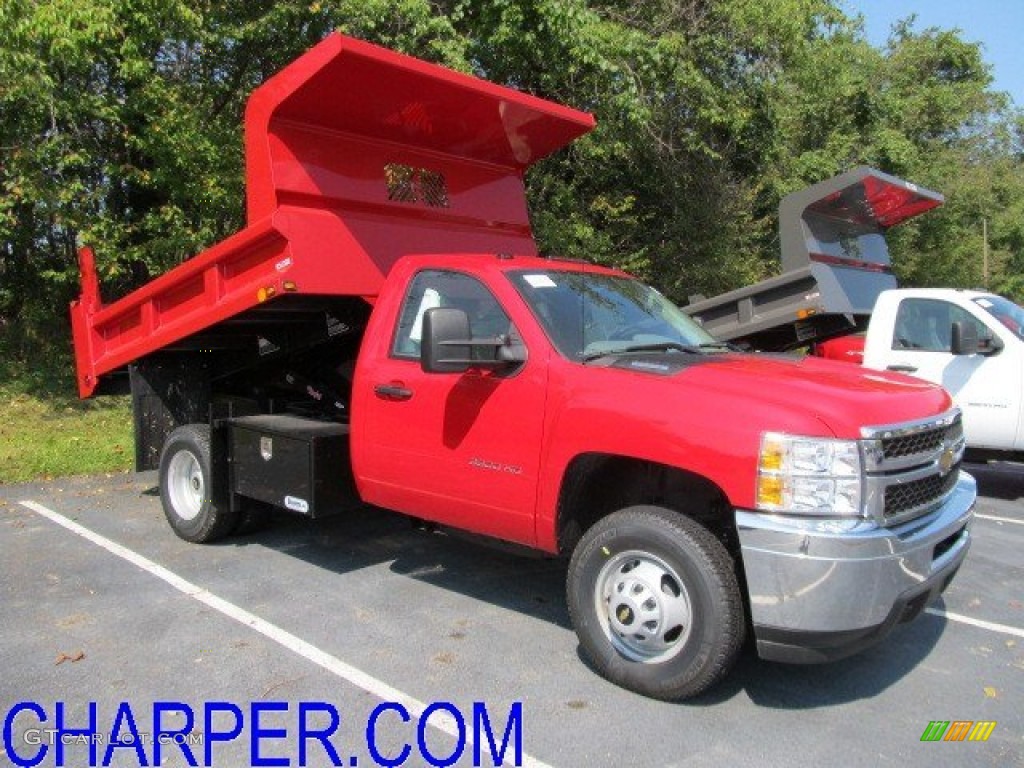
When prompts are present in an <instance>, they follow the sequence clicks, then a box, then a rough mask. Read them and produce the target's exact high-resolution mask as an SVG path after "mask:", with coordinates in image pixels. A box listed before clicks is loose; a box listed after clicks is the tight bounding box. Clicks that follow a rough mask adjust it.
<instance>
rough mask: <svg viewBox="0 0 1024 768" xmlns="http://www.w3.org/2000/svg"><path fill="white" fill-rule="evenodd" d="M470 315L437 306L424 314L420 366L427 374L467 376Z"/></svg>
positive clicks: (470, 353)
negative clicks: (461, 374)
mask: <svg viewBox="0 0 1024 768" xmlns="http://www.w3.org/2000/svg"><path fill="white" fill-rule="evenodd" d="M469 340H470V335H469V315H467V314H466V313H465V312H463V311H462V310H461V309H451V308H447V307H435V308H434V309H428V310H427V311H426V312H425V313H424V314H423V345H422V346H421V347H420V367H421V368H423V370H424V371H426V372H427V373H464V372H466V371H468V370H469V365H470V362H471V361H470V356H471V355H472V348H471V347H470V345H469Z"/></svg>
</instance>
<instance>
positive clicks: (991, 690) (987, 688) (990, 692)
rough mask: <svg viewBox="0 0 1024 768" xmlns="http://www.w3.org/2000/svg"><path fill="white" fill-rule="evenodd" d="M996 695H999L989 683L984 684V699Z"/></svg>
mask: <svg viewBox="0 0 1024 768" xmlns="http://www.w3.org/2000/svg"><path fill="white" fill-rule="evenodd" d="M998 696H999V691H997V690H996V689H995V688H993V687H992V686H991V685H986V686H985V698H986V699H995V698H997V697H998Z"/></svg>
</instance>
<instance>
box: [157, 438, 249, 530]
mask: <svg viewBox="0 0 1024 768" xmlns="http://www.w3.org/2000/svg"><path fill="white" fill-rule="evenodd" d="M159 478H160V501H161V502H162V503H163V507H164V515H165V516H166V517H167V522H168V523H170V525H171V528H172V529H173V530H174V532H175V533H176V534H178V536H180V537H181V538H183V539H184V540H185V541H191V542H193V543H199V544H202V543H206V542H211V541H216V540H217V539H220V538H223V537H224V536H226V535H227V534H229V533H230V532H231V531H232V530H233V529H234V528H235V526H236V525H237V522H238V515H237V514H236V513H233V512H231V511H230V510H229V509H228V508H227V505H225V504H222V503H221V504H218V503H217V500H216V498H217V496H218V494H217V493H216V492H215V491H216V489H215V488H214V483H213V472H212V462H211V456H210V428H209V427H208V426H207V425H205V424H186V425H185V426H183V427H178V428H177V429H176V430H174V431H173V432H171V434H170V435H169V436H168V437H167V441H166V442H165V443H164V447H163V450H162V451H161V453H160V473H159Z"/></svg>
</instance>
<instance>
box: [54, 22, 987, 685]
mask: <svg viewBox="0 0 1024 768" xmlns="http://www.w3.org/2000/svg"><path fill="white" fill-rule="evenodd" d="M593 124H594V121H593V118H592V117H591V116H590V115H588V114H585V113H581V112H578V111H575V110H572V109H569V108H567V107H563V106H560V105H557V104H553V103H550V102H547V101H543V100H541V99H537V98H534V97H531V96H528V95H525V94H522V93H519V92H517V91H514V90H510V89H507V88H502V87H499V86H496V85H494V84H490V83H487V82H484V81H481V80H478V79H475V78H472V77H469V76H465V75H462V74H458V73H454V72H451V71H449V70H446V69H444V68H441V67H438V66H434V65H431V64H427V63H424V62H421V61H418V60H415V59H412V58H409V57H406V56H402V55H399V54H395V53H392V52H390V51H387V50H384V49H381V48H378V47H375V46H372V45H369V44H367V43H364V42H360V41H357V40H353V39H350V38H346V37H343V36H340V35H332V36H330V37H328V38H327V39H325V40H324V41H323V42H322V43H320V44H319V45H317V46H316V47H314V48H313V49H312V50H310V51H309V52H308V53H306V54H305V55H303V56H302V57H300V58H299V59H298V60H296V61H295V62H293V63H292V64H291V65H289V66H288V67H286V68H285V69H284V70H283V71H282V72H280V73H279V74H277V75H275V76H274V77H272V78H271V79H270V80H268V81H267V82H266V83H265V84H264V85H262V86H261V87H260V88H258V89H257V90H256V91H255V92H254V93H253V95H252V96H251V98H250V101H249V104H248V108H247V111H246V118H245V150H246V171H247V211H248V225H247V226H246V228H245V229H243V230H242V231H241V232H239V233H238V234H236V235H234V236H232V237H230V238H228V239H227V240H225V241H224V242H222V243H219V244H217V245H214V246H213V247H212V248H210V249H209V250H207V251H206V252H204V253H202V254H200V255H198V256H196V257H194V258H193V259H191V260H189V261H187V262H185V263H184V264H182V265H180V266H178V267H176V268H175V269H173V270H171V271H170V272H168V273H167V274H164V275H162V276H161V277H158V278H156V279H155V280H153V281H152V282H151V283H149V284H148V285H146V286H144V287H142V288H141V289H139V290H137V291H135V292H134V293H132V294H130V295H128V296H127V297H125V298H122V299H120V300H119V301H117V302H115V303H113V304H111V305H109V306H104V305H103V304H102V303H101V301H100V297H99V290H98V285H97V280H96V276H95V270H94V267H93V263H92V254H91V252H90V251H88V250H83V251H82V252H81V263H82V272H83V290H82V296H81V298H80V299H79V300H78V301H76V302H75V303H74V304H73V305H72V321H73V332H74V341H75V353H76V364H77V376H78V385H79V390H80V393H81V395H82V396H83V397H88V396H92V395H94V394H100V393H102V392H105V391H113V390H116V389H117V388H118V387H119V386H124V385H125V382H127V386H128V387H129V388H130V391H131V394H132V400H133V407H134V421H135V438H136V464H137V466H138V468H139V469H145V468H150V469H153V468H156V469H158V470H159V486H160V495H161V499H162V503H163V507H164V511H165V513H166V517H167V520H168V522H169V523H170V525H171V527H172V528H173V529H174V531H175V532H176V533H177V534H178V535H179V536H181V537H182V538H184V539H186V540H188V541H193V542H206V541H212V540H214V539H217V538H219V537H223V536H227V535H229V534H231V533H232V531H233V530H235V529H236V527H237V526H239V525H240V524H243V523H244V521H245V520H246V518H247V516H248V515H249V514H251V512H252V510H253V509H256V508H258V506H259V505H261V504H272V505H275V506H278V507H281V508H285V509H289V510H292V511H294V512H296V513H299V514H303V515H308V516H310V517H319V516H322V515H326V514H331V513H336V512H348V513H355V512H354V511H355V510H357V509H358V507H359V506H360V505H362V504H372V505H379V506H381V507H385V508H388V509H392V510H396V511H398V512H401V513H405V514H407V515H410V516H412V517H415V518H419V519H422V520H426V521H430V522H432V523H434V524H437V525H440V526H448V527H452V528H457V529H463V530H466V531H471V532H474V533H478V534H484V535H486V536H491V537H495V538H497V539H502V540H505V541H508V542H514V543H516V544H520V545H524V546H526V547H530V548H532V549H535V550H540V551H542V552H545V553H549V554H552V555H563V556H566V557H567V558H568V559H569V563H568V575H567V598H568V607H569V612H570V615H571V618H572V622H573V625H574V627H575V630H576V632H577V635H578V637H579V642H580V644H581V646H582V648H583V650H584V652H585V653H586V655H587V656H588V657H589V658H590V659H591V660H592V661H593V663H594V665H595V667H596V668H597V669H598V670H599V671H600V672H601V674H603V675H605V676H606V677H607V678H608V679H610V680H612V681H614V682H616V683H618V684H619V685H622V686H624V687H626V688H629V689H631V690H634V691H637V692H640V693H642V694H645V695H648V696H653V697H657V698H662V699H682V698H686V697H690V696H693V695H696V694H698V693H700V692H701V691H704V690H706V689H707V688H709V687H710V686H712V685H713V684H714V683H715V682H716V681H718V680H719V679H720V678H722V677H723V676H724V675H725V674H726V673H727V671H728V670H729V669H730V667H731V666H732V664H733V662H734V660H735V658H736V655H737V653H738V652H739V650H740V648H741V646H742V645H743V642H744V639H745V637H746V636H748V634H749V633H752V635H753V638H754V640H755V641H756V646H757V650H758V652H759V654H760V655H761V656H762V657H764V658H768V659H776V660H785V661H794V662H817V661H826V660H830V659H835V658H840V657H842V656H844V655H847V654H849V653H852V652H855V651H857V650H858V649H860V648H862V647H864V646H866V645H868V644H870V643H872V642H874V641H876V640H878V639H879V638H881V637H882V636H883V635H885V634H886V633H887V632H888V631H889V630H890V629H892V628H893V627H894V626H895V625H896V624H898V623H899V622H902V621H907V620H910V619H912V618H914V617H915V616H917V615H918V614H919V613H920V612H921V611H922V609H923V608H924V606H925V605H926V604H927V603H928V602H929V601H931V600H932V599H934V598H935V597H936V596H937V595H938V594H939V593H941V591H942V590H943V589H944V588H945V587H946V586H947V585H948V584H949V582H950V580H951V579H952V578H953V576H954V574H955V573H956V571H957V569H958V568H959V566H960V564H961V563H962V562H963V560H964V557H965V555H966V553H967V550H968V547H969V544H970V524H971V518H972V510H973V506H974V501H975V487H974V482H973V480H972V479H971V478H970V477H969V476H968V475H967V474H965V473H962V472H960V458H961V455H962V451H963V439H962V434H961V425H960V417H959V413H958V411H957V410H956V409H955V408H954V406H953V404H952V402H951V400H950V398H949V396H948V395H947V394H946V393H945V392H944V391H943V390H942V389H941V388H939V387H935V386H932V385H929V384H926V383H923V382H918V381H915V380H913V379H910V378H907V377H904V376H900V375H898V374H886V373H877V372H873V373H868V372H866V371H865V372H861V371H859V370H856V369H853V368H852V367H850V366H844V365H840V364H838V363H830V362H827V361H819V360H814V359H799V358H788V357H779V356H758V355H748V354H740V353H736V352H734V351H731V350H730V349H729V348H727V347H726V346H724V345H722V344H721V343H718V342H716V341H715V340H714V339H713V338H712V337H711V336H710V335H709V334H708V333H707V332H706V331H704V330H703V329H702V328H701V327H700V326H699V325H698V324H697V323H695V322H694V321H693V320H691V319H690V318H689V317H688V316H687V315H686V314H685V313H683V312H682V311H680V310H679V309H677V308H676V307H675V306H674V305H673V304H672V303H671V302H669V301H668V300H667V299H665V298H664V297H663V296H662V295H661V294H659V293H658V292H657V291H655V290H654V289H652V288H650V287H648V286H646V285H643V284H642V283H640V282H638V281H636V280H633V279H632V278H630V277H629V276H628V275H625V274H623V273H621V272H618V271H616V270H612V269H606V268H602V267H597V266H593V265H589V264H583V263H579V262H574V261H563V260H558V259H555V258H541V257H539V256H538V255H537V246H536V243H535V242H534V239H533V235H532V231H531V228H530V223H529V219H528V216H527V209H526V199H525V194H524V186H523V176H524V173H525V171H526V170H527V168H528V167H529V166H530V165H531V164H532V163H534V162H536V161H537V160H539V159H541V158H543V157H544V156H546V155H548V154H550V153H552V152H554V151H556V150H558V149H559V148H561V147H563V146H564V145H566V144H567V143H569V142H570V141H572V140H573V139H575V138H576V137H578V136H580V135H582V134H583V133H585V132H586V131H588V130H590V128H591V127H593ZM126 373H127V375H125V374H126Z"/></svg>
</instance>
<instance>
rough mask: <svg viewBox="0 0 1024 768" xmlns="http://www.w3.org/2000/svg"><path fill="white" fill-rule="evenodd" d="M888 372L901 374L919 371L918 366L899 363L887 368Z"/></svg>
mask: <svg viewBox="0 0 1024 768" xmlns="http://www.w3.org/2000/svg"><path fill="white" fill-rule="evenodd" d="M885 369H886V370H887V371H899V372H900V373H913V372H914V371H916V370H917V366H916V365H906V364H904V363H897V364H896V365H887V366H886V367H885Z"/></svg>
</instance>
